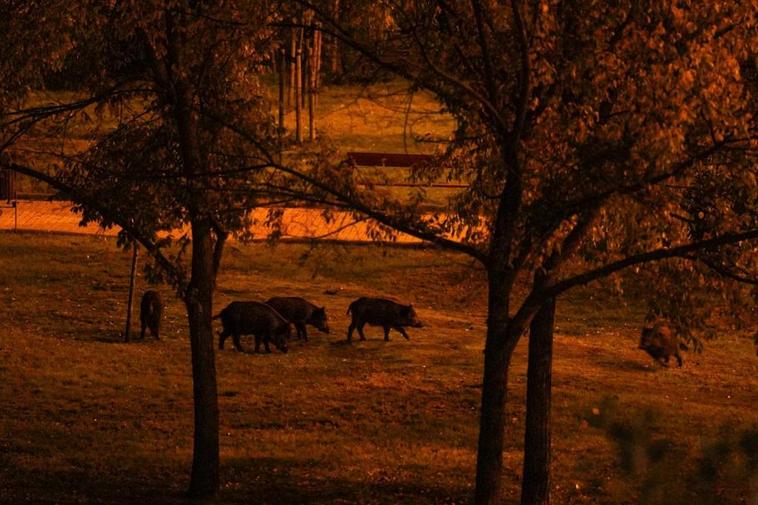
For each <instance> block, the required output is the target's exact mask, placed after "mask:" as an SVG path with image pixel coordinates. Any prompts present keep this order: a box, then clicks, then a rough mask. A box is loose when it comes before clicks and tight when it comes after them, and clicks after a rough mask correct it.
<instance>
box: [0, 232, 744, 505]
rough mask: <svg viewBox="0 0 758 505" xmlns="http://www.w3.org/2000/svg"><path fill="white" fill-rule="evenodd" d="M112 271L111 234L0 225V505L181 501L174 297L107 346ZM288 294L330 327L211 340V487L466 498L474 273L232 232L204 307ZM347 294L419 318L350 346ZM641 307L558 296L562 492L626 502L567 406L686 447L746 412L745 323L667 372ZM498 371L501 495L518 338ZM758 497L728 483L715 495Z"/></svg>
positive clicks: (187, 437)
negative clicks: (626, 414) (262, 344)
mask: <svg viewBox="0 0 758 505" xmlns="http://www.w3.org/2000/svg"><path fill="white" fill-rule="evenodd" d="M128 270H129V256H128V255H127V254H124V253H122V252H120V251H118V250H117V249H116V248H115V246H114V244H113V242H111V241H110V240H105V239H98V238H94V237H82V236H46V235H25V234H10V233H5V234H0V290H1V296H2V304H1V305H0V327H2V329H3V331H2V332H0V405H2V408H0V503H4V504H6V503H7V504H16V503H64V504H74V503H113V504H126V503H182V502H183V498H182V493H183V490H184V489H185V488H186V485H187V481H188V475H189V467H190V461H191V450H192V446H191V444H192V398H191V395H192V391H191V378H190V367H189V344H188V338H187V328H186V324H185V317H184V311H183V307H182V305H181V304H180V303H179V302H178V301H177V300H176V299H175V298H173V297H172V295H171V292H170V290H168V289H166V288H165V287H160V288H159V289H160V290H161V292H162V293H163V295H164V299H165V300H166V301H167V314H166V317H165V319H164V338H163V340H161V341H159V342H156V341H153V340H150V339H148V340H147V341H144V342H142V341H138V342H133V343H129V344H124V343H121V342H120V336H119V335H120V332H121V331H122V326H123V317H124V311H125V309H124V305H125V299H126V289H127V284H128V278H127V276H128ZM145 287H146V284H145V282H144V280H143V279H142V278H140V279H139V280H138V288H139V290H140V291H141V290H144V289H145ZM327 290H330V291H332V290H336V291H337V294H336V295H327V294H325V291H327ZM290 294H291V295H302V296H305V297H306V298H308V299H311V300H312V301H314V302H317V303H319V304H324V305H326V307H327V310H328V313H329V314H330V326H331V328H332V334H331V335H323V334H318V333H316V332H315V330H313V331H312V332H311V335H312V338H311V341H310V342H308V343H307V344H299V343H294V342H293V343H292V345H291V346H290V347H291V350H290V352H289V354H286V355H283V354H279V353H277V352H274V353H273V354H270V355H263V354H261V355H252V354H240V353H237V352H235V351H233V350H230V349H227V350H224V351H220V352H219V353H218V355H217V367H218V381H219V392H220V400H219V401H220V409H221V458H222V468H221V471H222V491H221V493H220V495H219V497H218V498H217V499H216V500H214V503H219V504H221V503H231V504H236V503H240V504H241V503H276V504H278V505H288V504H300V503H319V504H333V503H343V504H349V503H366V504H369V503H370V504H379V503H381V504H398V503H408V504H432V503H468V502H469V499H470V496H471V493H472V482H473V474H474V463H475V445H476V433H477V411H478V400H479V398H478V397H479V391H480V389H479V384H480V370H481V362H482V347H483V334H484V285H483V282H482V276H481V272H480V271H479V270H477V269H476V268H475V267H474V266H473V265H472V264H471V263H469V262H468V261H466V260H464V259H463V258H461V257H459V256H453V255H448V254H441V253H439V252H438V251H433V250H423V249H422V250H419V249H400V248H382V247H379V246H364V247H356V246H350V247H347V246H338V245H326V246H321V247H319V248H317V249H310V248H308V247H307V246H305V245H295V244H281V245H279V246H278V247H276V248H271V247H269V246H266V245H263V244H256V245H250V246H241V245H239V244H233V247H231V248H230V250H229V254H228V255H227V261H226V263H225V267H224V270H223V272H222V274H221V277H220V280H219V289H218V295H217V297H216V301H215V305H216V307H217V308H221V307H222V306H224V305H225V304H226V303H228V302H229V301H231V300H235V299H266V298H267V297H269V296H271V295H290ZM359 295H391V296H395V297H397V298H399V299H401V300H407V301H409V302H413V303H414V306H416V307H417V310H418V313H419V316H420V317H421V318H422V320H424V322H425V323H426V327H425V328H423V329H412V330H411V331H410V334H411V340H410V341H405V340H403V339H402V338H400V337H399V335H396V334H393V339H392V341H391V342H389V343H385V342H383V341H382V340H381V330H378V329H377V328H370V329H369V330H368V336H369V340H368V341H367V342H362V343H356V344H354V345H352V346H348V345H346V344H345V343H344V339H345V331H346V327H347V324H348V319H347V316H346V315H345V310H346V307H347V305H348V304H349V302H350V301H351V300H352V299H353V298H355V297H357V296H359ZM640 321H641V313H640V312H639V311H637V310H634V309H630V308H627V307H626V306H625V305H624V304H623V303H621V302H620V301H619V300H616V299H610V298H608V297H607V296H598V295H597V294H596V293H594V292H593V291H592V290H589V289H587V290H584V291H579V292H577V293H575V294H573V295H572V296H571V297H569V298H567V299H565V300H561V302H560V304H559V315H558V335H557V339H556V363H555V377H554V386H555V390H554V407H553V416H554V426H555V432H554V449H555V454H554V462H553V468H554V471H555V476H554V480H553V485H554V503H556V504H619V505H620V504H632V503H637V498H636V494H635V490H634V487H633V486H632V485H631V484H630V483H628V482H627V481H625V480H623V479H621V473H620V470H619V469H618V466H617V464H616V456H615V452H614V448H613V446H612V444H611V443H609V442H608V441H607V440H606V438H605V437H604V435H603V434H602V433H601V432H600V431H599V430H597V429H594V428H592V427H590V426H587V424H586V423H585V422H583V415H584V413H585V412H586V411H587V410H588V409H591V408H592V407H593V406H595V405H600V402H601V400H602V399H603V398H604V397H606V396H607V395H616V396H617V397H618V399H619V402H620V404H621V405H623V406H625V407H629V408H632V407H634V408H648V407H649V408H653V409H655V410H657V411H659V413H660V416H661V417H660V424H659V428H658V432H657V433H656V435H660V436H665V437H667V438H669V439H671V440H673V441H674V443H675V444H676V447H677V448H678V450H681V451H684V452H689V451H694V452H695V453H696V452H697V451H698V450H699V448H700V447H701V446H702V445H703V444H705V443H706V442H707V441H709V440H711V439H712V438H713V437H715V436H716V434H717V433H718V432H719V430H720V429H721V427H722V426H723V425H725V424H730V425H732V426H735V427H738V428H739V427H749V426H751V425H755V424H756V423H758V412H757V411H756V410H755V406H756V405H758V373H757V372H758V359H756V357H755V352H754V350H753V347H752V343H751V342H750V341H748V340H746V339H739V338H737V337H736V336H734V335H730V334H723V335H722V336H721V337H720V339H719V340H718V341H717V342H714V343H713V344H711V345H707V347H706V351H705V353H704V354H702V355H693V354H685V357H684V359H685V366H684V367H683V368H681V369H677V368H672V369H662V368H661V367H659V366H654V365H653V363H652V361H651V360H650V359H649V358H648V357H647V356H646V355H644V354H642V353H641V352H640V351H638V350H637V349H636V343H637V336H638V328H639V323H640ZM244 343H246V344H247V345H248V347H250V346H251V345H252V342H251V341H250V340H246V341H243V344H244ZM511 377H512V378H511V397H510V407H509V409H510V412H509V417H510V419H511V425H510V426H509V429H508V435H507V439H508V447H507V453H506V466H505V475H504V477H505V483H506V490H507V496H508V501H507V503H516V501H517V490H518V486H519V475H520V472H521V470H520V448H521V440H522V438H523V418H524V409H523V400H524V386H525V342H522V343H521V345H520V346H519V348H518V349H517V352H516V355H515V358H514V366H513V371H512V376H511ZM745 486H747V484H745ZM671 491H672V493H676V492H677V490H676V489H672V490H671ZM755 499H756V497H755V496H752V498H748V497H747V496H746V495H745V488H744V487H739V488H736V489H727V490H726V491H725V493H724V499H723V500H722V501H721V503H723V504H731V503H734V504H737V503H746V504H749V505H753V504H754V503H755V501H754V500H755ZM740 500H743V501H740ZM749 500H753V501H749Z"/></svg>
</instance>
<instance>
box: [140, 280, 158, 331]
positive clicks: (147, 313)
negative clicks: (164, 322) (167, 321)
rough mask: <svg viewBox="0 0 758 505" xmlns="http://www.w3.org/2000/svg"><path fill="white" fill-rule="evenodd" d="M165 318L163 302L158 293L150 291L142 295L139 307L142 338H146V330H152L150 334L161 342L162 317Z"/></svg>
mask: <svg viewBox="0 0 758 505" xmlns="http://www.w3.org/2000/svg"><path fill="white" fill-rule="evenodd" d="M162 316H163V302H162V301H161V295H159V294H158V292H157V291H153V290H148V291H145V294H143V295H142V301H141V302H140V306H139V320H140V324H141V325H142V331H141V332H140V338H143V339H144V338H145V330H146V329H148V328H149V329H150V334H151V335H152V336H153V337H155V339H156V340H160V338H161V337H160V331H161V317H162Z"/></svg>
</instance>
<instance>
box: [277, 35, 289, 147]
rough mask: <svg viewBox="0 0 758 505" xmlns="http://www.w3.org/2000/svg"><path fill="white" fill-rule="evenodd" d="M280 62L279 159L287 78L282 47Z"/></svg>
mask: <svg viewBox="0 0 758 505" xmlns="http://www.w3.org/2000/svg"><path fill="white" fill-rule="evenodd" d="M279 57H280V64H279V123H278V125H277V131H276V133H277V136H278V138H279V158H280V161H281V151H282V138H283V137H284V86H285V84H286V83H285V81H286V80H287V73H286V70H285V65H286V62H287V54H286V52H285V50H284V49H282V50H281V51H279Z"/></svg>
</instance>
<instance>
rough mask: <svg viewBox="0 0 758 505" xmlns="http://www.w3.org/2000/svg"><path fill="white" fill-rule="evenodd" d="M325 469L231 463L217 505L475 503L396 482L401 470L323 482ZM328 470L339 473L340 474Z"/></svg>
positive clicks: (457, 492) (435, 487)
mask: <svg viewBox="0 0 758 505" xmlns="http://www.w3.org/2000/svg"><path fill="white" fill-rule="evenodd" d="M320 465H322V463H320V462H318V461H315V460H293V459H281V458H254V459H242V458H238V459H233V460H229V461H226V462H225V464H224V465H223V466H224V469H223V470H222V474H224V477H225V480H226V484H225V485H224V489H223V490H222V492H221V494H220V495H219V497H218V499H217V503H240V504H242V503H260V504H276V505H289V504H293V505H294V504H305V503H309V504H352V503H365V504H369V503H370V504H401V503H409V504H411V503H412V504H426V503H429V504H432V503H451V504H452V503H468V502H469V501H470V494H471V491H470V490H469V489H466V488H463V487H460V486H453V485H451V487H446V486H444V485H440V484H439V483H437V482H435V483H434V484H429V483H423V482H413V481H408V480H401V479H395V478H393V477H392V476H391V475H392V473H393V472H394V471H396V470H397V469H396V468H387V471H386V475H379V476H375V477H373V479H371V478H369V477H368V476H367V478H366V480H360V481H355V480H349V479H346V478H340V477H339V476H335V477H330V476H322V475H323V474H324V473H326V472H325V470H327V469H324V468H323V467H322V466H320ZM335 466H337V465H335ZM328 470H329V471H333V472H339V468H336V469H328ZM314 474H318V475H319V476H315V475H314Z"/></svg>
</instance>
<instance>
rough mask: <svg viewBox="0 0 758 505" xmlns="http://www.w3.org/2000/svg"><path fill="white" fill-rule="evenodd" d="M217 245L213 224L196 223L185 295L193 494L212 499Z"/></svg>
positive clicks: (215, 470) (216, 469)
mask: <svg viewBox="0 0 758 505" xmlns="http://www.w3.org/2000/svg"><path fill="white" fill-rule="evenodd" d="M213 287H214V273H213V245H212V240H211V228H210V223H209V222H208V221H207V220H205V219H197V218H193V220H192V279H191V281H190V283H189V287H188V289H187V293H186V295H185V304H186V305H187V315H188V317H189V329H190V346H191V351H192V385H193V394H194V400H195V435H194V453H193V458H192V477H191V480H190V488H189V494H190V496H192V497H195V498H202V497H207V496H211V495H213V494H215V493H216V491H217V490H218V488H219V442H218V427H219V426H218V395H217V385H216V362H215V355H214V350H213V327H212V321H211V317H212V310H213Z"/></svg>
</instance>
